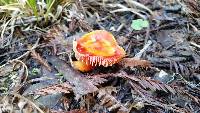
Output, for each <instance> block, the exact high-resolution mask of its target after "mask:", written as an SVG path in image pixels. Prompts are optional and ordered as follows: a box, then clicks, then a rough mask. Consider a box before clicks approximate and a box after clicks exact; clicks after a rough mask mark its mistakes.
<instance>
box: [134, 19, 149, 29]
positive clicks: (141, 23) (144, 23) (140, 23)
mask: <svg viewBox="0 0 200 113" xmlns="http://www.w3.org/2000/svg"><path fill="white" fill-rule="evenodd" d="M131 27H132V28H133V29H134V30H141V29H143V28H144V27H149V21H148V20H143V19H136V20H133V21H132V24H131Z"/></svg>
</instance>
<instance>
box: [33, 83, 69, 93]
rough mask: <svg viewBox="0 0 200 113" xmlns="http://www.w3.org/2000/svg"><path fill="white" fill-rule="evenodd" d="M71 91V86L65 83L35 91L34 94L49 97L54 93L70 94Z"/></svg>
mask: <svg viewBox="0 0 200 113" xmlns="http://www.w3.org/2000/svg"><path fill="white" fill-rule="evenodd" d="M71 90H72V86H71V85H69V84H68V83H66V82H65V83H62V84H54V85H50V86H47V87H45V88H42V89H39V90H36V91H35V92H34V93H35V94H38V95H49V94H56V93H70V91H71Z"/></svg>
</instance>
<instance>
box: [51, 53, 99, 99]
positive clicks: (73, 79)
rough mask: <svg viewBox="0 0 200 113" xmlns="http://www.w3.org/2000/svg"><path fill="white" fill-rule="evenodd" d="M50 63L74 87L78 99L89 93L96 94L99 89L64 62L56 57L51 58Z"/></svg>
mask: <svg viewBox="0 0 200 113" xmlns="http://www.w3.org/2000/svg"><path fill="white" fill-rule="evenodd" d="M49 62H51V64H52V65H53V66H55V68H56V69H57V70H58V72H59V73H62V74H63V77H64V78H65V79H66V80H67V81H68V82H69V84H70V85H72V86H73V87H72V90H73V92H74V93H75V94H76V97H77V98H76V99H78V98H79V97H80V96H82V95H86V94H88V93H94V92H96V91H97V90H98V88H97V87H96V86H95V85H94V84H93V83H92V82H91V81H90V80H88V79H86V78H85V77H84V75H83V74H81V73H79V72H78V71H76V70H74V69H73V68H72V67H70V66H69V65H68V64H66V63H65V62H64V61H63V60H60V59H59V58H58V57H56V56H51V57H49Z"/></svg>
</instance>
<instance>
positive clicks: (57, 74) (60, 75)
mask: <svg viewBox="0 0 200 113" xmlns="http://www.w3.org/2000/svg"><path fill="white" fill-rule="evenodd" d="M55 75H56V76H59V77H62V76H63V75H64V74H63V73H61V72H59V73H56V74H55Z"/></svg>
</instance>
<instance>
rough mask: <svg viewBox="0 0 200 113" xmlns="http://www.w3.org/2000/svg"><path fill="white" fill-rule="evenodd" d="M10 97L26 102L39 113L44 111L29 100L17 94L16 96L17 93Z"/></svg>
mask: <svg viewBox="0 0 200 113" xmlns="http://www.w3.org/2000/svg"><path fill="white" fill-rule="evenodd" d="M12 95H14V96H16V97H18V98H21V99H23V100H25V101H27V102H28V103H29V104H31V105H32V106H33V107H35V108H36V109H37V110H38V111H39V112H40V113H44V111H42V110H41V109H40V108H39V107H38V106H37V105H36V104H35V103H33V102H32V101H31V100H29V99H27V98H25V97H24V96H22V95H19V94H17V93H14V94H12Z"/></svg>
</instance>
